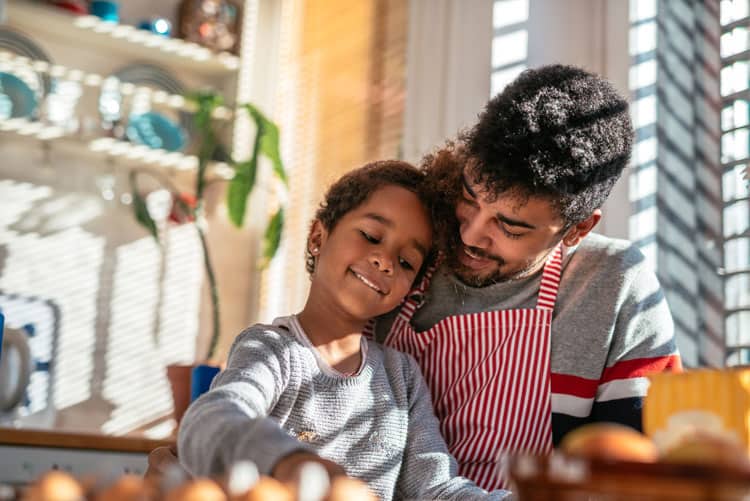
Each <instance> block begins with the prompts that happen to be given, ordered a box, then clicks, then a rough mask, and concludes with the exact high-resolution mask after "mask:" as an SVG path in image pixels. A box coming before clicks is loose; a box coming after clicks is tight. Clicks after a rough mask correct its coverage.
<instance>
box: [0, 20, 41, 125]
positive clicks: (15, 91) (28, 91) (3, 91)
mask: <svg viewBox="0 0 750 501" xmlns="http://www.w3.org/2000/svg"><path fill="white" fill-rule="evenodd" d="M0 50H2V51H7V52H12V53H13V54H17V55H19V56H23V57H26V58H28V59H30V60H32V61H45V62H48V63H49V62H50V58H49V56H48V55H47V53H46V52H45V51H44V50H42V48H41V47H39V45H37V44H36V42H34V41H33V40H31V39H30V38H29V37H27V36H26V35H24V34H22V33H20V32H18V31H15V30H12V29H10V28H8V27H7V26H0ZM53 83H54V82H53V81H52V80H51V79H50V77H49V75H47V74H46V73H43V74H41V73H38V72H36V71H34V70H33V69H31V68H30V67H29V68H16V67H14V68H12V69H11V68H0V119H8V118H22V117H25V118H36V117H37V115H38V111H39V103H40V102H41V101H42V100H43V99H44V98H45V97H46V96H47V95H49V93H50V92H51V90H52V87H53Z"/></svg>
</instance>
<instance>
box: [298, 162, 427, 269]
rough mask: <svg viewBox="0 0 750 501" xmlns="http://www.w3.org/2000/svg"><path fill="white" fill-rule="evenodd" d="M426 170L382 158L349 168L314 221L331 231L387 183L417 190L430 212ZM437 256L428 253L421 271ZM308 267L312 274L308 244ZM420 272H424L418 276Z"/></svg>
mask: <svg viewBox="0 0 750 501" xmlns="http://www.w3.org/2000/svg"><path fill="white" fill-rule="evenodd" d="M424 180H425V173H424V172H423V171H421V170H419V169H417V168H416V167H415V166H414V165H412V164H410V163H408V162H402V161H400V160H381V161H377V162H371V163H368V164H365V165H364V166H362V167H360V168H358V169H355V170H353V171H350V172H348V173H346V174H345V175H343V176H342V177H340V178H339V179H338V180H337V181H336V182H335V183H333V184H332V185H331V187H330V188H328V191H327V192H326V194H325V196H324V197H323V201H322V202H321V204H320V207H319V208H318V210H317V212H316V213H315V218H314V220H313V221H315V220H319V221H320V222H321V223H322V224H323V227H324V228H325V229H326V230H328V231H329V232H331V231H333V229H334V228H335V226H336V224H337V223H338V222H339V221H340V220H341V218H342V217H344V216H345V215H346V214H347V213H349V212H351V211H353V210H354V209H356V208H357V207H359V206H360V205H362V204H363V203H365V201H367V199H368V198H369V197H370V196H371V195H372V194H373V193H375V191H377V190H378V189H380V188H383V187H385V186H392V185H395V186H401V187H402V188H406V189H407V190H409V191H411V192H412V193H415V194H416V195H417V196H418V197H419V199H420V200H421V201H422V203H423V204H425V206H426V207H427V209H428V213H429V212H430V207H431V206H432V201H431V198H429V197H428V196H427V195H426V191H425V190H424ZM433 259H434V252H431V253H430V255H428V256H425V261H424V263H423V265H422V270H424V269H425V267H426V266H427V265H428V264H429V263H430V262H431V261H432V260H433ZM305 268H306V269H307V272H308V273H310V274H312V273H313V271H315V258H314V256H313V255H312V254H311V253H310V249H308V247H307V246H305ZM420 275H421V273H420V274H419V275H418V278H419V276H420Z"/></svg>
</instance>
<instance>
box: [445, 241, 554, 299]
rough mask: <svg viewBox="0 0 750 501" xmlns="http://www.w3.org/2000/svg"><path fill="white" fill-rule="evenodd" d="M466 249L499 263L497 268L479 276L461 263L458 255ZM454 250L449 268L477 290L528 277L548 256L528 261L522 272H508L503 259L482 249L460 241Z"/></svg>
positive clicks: (462, 281) (463, 281) (457, 276)
mask: <svg viewBox="0 0 750 501" xmlns="http://www.w3.org/2000/svg"><path fill="white" fill-rule="evenodd" d="M464 248H466V249H468V250H469V251H470V252H471V253H472V254H474V255H477V256H479V257H481V258H485V259H491V260H493V261H495V262H496V263H497V268H496V269H495V270H494V271H492V272H490V273H489V274H486V275H483V274H478V273H477V272H476V271H474V270H472V269H471V268H469V267H467V266H466V265H464V264H463V263H461V261H460V260H459V259H458V255H457V253H459V252H464ZM453 249H454V250H453V255H452V256H451V257H450V258H449V260H448V264H449V266H451V268H452V270H453V273H454V274H455V276H456V278H458V280H459V281H460V282H461V283H463V284H464V285H467V286H469V287H475V288H478V287H487V286H489V285H494V284H499V283H502V282H507V281H509V280H516V279H519V278H524V277H527V276H529V275H531V274H533V273H535V272H536V271H537V270H538V267H539V263H540V261H545V260H546V259H547V256H546V255H544V256H541V258H540V259H535V260H531V261H528V262H527V263H525V264H524V266H523V267H522V268H521V269H520V270H512V271H508V270H504V269H503V267H505V266H506V265H507V263H506V261H505V260H504V259H503V258H502V257H500V256H496V255H493V254H488V253H486V252H484V251H482V250H481V249H477V248H476V247H470V246H468V245H464V243H463V242H462V241H461V240H460V239H459V240H458V242H457V244H456V245H455V246H454V247H453Z"/></svg>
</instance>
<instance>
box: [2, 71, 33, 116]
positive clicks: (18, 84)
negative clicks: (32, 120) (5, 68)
mask: <svg viewBox="0 0 750 501" xmlns="http://www.w3.org/2000/svg"><path fill="white" fill-rule="evenodd" d="M37 104H38V102H37V98H36V95H35V94H34V91H33V90H31V87H29V86H28V85H27V84H26V82H24V81H23V80H21V79H20V78H18V77H17V76H15V75H13V74H11V73H4V72H0V119H3V120H7V119H8V118H21V117H30V116H32V115H33V114H34V112H35V111H36V109H37Z"/></svg>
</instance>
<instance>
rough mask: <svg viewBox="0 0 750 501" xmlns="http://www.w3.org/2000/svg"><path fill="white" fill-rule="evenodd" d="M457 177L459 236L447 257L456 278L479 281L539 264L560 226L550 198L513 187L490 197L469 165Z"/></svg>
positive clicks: (530, 270) (536, 267)
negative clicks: (460, 190)
mask: <svg viewBox="0 0 750 501" xmlns="http://www.w3.org/2000/svg"><path fill="white" fill-rule="evenodd" d="M462 182H463V194H462V196H461V197H460V198H459V200H458V202H457V204H456V217H457V219H458V223H459V233H460V241H459V242H458V246H457V249H456V253H455V254H456V255H455V256H452V258H451V261H452V262H451V263H450V264H451V265H452V267H453V268H454V271H455V273H456V275H457V276H458V278H459V279H460V280H461V281H462V282H464V283H465V284H467V285H470V286H473V287H482V286H485V285H490V284H492V283H497V282H502V281H505V280H510V279H514V278H522V277H524V276H528V275H530V274H532V273H534V272H536V271H537V270H539V269H540V268H541V267H542V266H543V264H544V262H545V260H546V258H547V256H548V255H549V253H550V252H551V251H552V250H553V249H554V248H555V246H556V245H557V244H558V243H559V242H560V240H561V239H562V237H563V230H564V229H565V225H564V221H563V220H562V218H561V217H560V216H559V214H558V212H557V211H556V210H555V209H554V207H553V206H552V205H551V204H550V202H549V201H548V200H546V199H545V198H541V197H520V196H518V195H517V194H513V193H512V192H508V193H507V194H505V193H503V194H501V195H500V196H499V197H497V198H495V199H494V200H492V197H490V196H489V194H488V193H487V192H486V190H485V189H484V188H483V187H482V186H481V185H478V184H475V183H474V181H473V176H472V175H471V173H470V171H468V170H466V171H464V173H463V176H462Z"/></svg>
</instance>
